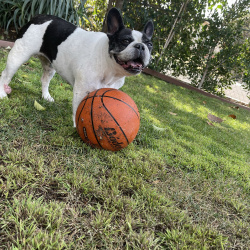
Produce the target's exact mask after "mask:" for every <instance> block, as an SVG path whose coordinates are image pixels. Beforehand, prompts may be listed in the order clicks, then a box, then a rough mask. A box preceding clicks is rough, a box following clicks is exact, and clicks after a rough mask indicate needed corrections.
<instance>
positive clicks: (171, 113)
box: [168, 112, 177, 115]
mask: <svg viewBox="0 0 250 250" xmlns="http://www.w3.org/2000/svg"><path fill="white" fill-rule="evenodd" d="M168 113H169V114H170V115H177V114H176V113H173V112H168Z"/></svg>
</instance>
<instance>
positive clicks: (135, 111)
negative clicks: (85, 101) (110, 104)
mask: <svg viewBox="0 0 250 250" xmlns="http://www.w3.org/2000/svg"><path fill="white" fill-rule="evenodd" d="M104 97H108V98H112V99H114V100H117V101H120V102H123V103H124V104H126V105H127V106H129V107H130V108H131V109H132V110H133V111H134V112H135V114H136V115H137V117H138V119H139V120H140V117H139V115H138V114H137V112H136V110H135V109H134V108H133V107H131V106H130V105H129V104H127V103H126V102H124V101H123V100H121V99H118V98H116V97H113V96H106V95H105V96H104Z"/></svg>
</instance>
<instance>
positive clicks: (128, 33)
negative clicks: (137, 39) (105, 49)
mask: <svg viewBox="0 0 250 250" xmlns="http://www.w3.org/2000/svg"><path fill="white" fill-rule="evenodd" d="M108 37H109V51H111V50H113V51H114V52H120V51H122V50H124V49H126V47H127V46H128V45H129V44H130V43H131V42H133V41H134V38H133V36H132V30H131V29H125V28H124V29H122V30H121V31H119V32H116V33H115V34H113V35H109V34H108ZM127 42H128V43H127Z"/></svg>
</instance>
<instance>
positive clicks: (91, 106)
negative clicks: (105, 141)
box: [91, 89, 103, 148]
mask: <svg viewBox="0 0 250 250" xmlns="http://www.w3.org/2000/svg"><path fill="white" fill-rule="evenodd" d="M98 91H99V89H98V90H96V92H95V94H94V95H93V99H92V103H91V122H92V128H93V132H94V135H95V138H96V140H97V142H98V144H99V146H100V147H101V148H103V147H102V145H101V143H100V142H99V140H98V138H97V135H96V132H95V127H94V121H93V104H94V99H95V96H96V94H97V92H98Z"/></svg>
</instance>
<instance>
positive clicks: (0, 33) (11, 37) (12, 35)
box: [0, 28, 17, 42]
mask: <svg viewBox="0 0 250 250" xmlns="http://www.w3.org/2000/svg"><path fill="white" fill-rule="evenodd" d="M16 36H17V32H16V30H15V28H10V29H9V30H8V31H5V30H4V29H2V28H0V40H4V41H9V42H15V40H16Z"/></svg>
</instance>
